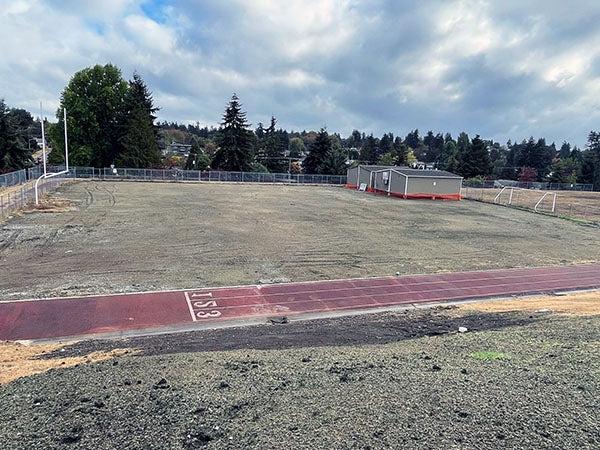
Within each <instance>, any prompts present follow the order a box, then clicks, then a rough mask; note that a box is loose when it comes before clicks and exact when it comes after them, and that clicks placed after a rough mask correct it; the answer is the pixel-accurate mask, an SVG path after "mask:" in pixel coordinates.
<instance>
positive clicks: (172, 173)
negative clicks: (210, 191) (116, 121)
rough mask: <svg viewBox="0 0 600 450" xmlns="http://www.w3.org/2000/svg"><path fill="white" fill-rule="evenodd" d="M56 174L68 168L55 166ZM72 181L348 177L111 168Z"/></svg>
mask: <svg viewBox="0 0 600 450" xmlns="http://www.w3.org/2000/svg"><path fill="white" fill-rule="evenodd" d="M50 170H51V171H52V172H58V171H61V170H64V167H51V168H50ZM69 177H70V178H88V179H96V180H132V181H173V182H192V181H213V182H224V183H286V184H330V185H342V184H346V176H345V175H306V174H290V173H255V172H225V171H217V170H207V171H201V170H179V169H129V168H115V169H112V168H110V167H107V168H103V169H96V168H94V167H71V168H70V173H69Z"/></svg>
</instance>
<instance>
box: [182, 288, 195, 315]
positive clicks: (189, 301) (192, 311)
mask: <svg viewBox="0 0 600 450" xmlns="http://www.w3.org/2000/svg"><path fill="white" fill-rule="evenodd" d="M183 294H184V295H185V301H186V302H187V305H188V308H189V310H190V315H191V316H192V320H193V321H194V322H196V321H197V320H198V319H197V318H196V314H194V307H193V306H192V301H191V300H190V296H189V295H188V293H187V292H184V293H183Z"/></svg>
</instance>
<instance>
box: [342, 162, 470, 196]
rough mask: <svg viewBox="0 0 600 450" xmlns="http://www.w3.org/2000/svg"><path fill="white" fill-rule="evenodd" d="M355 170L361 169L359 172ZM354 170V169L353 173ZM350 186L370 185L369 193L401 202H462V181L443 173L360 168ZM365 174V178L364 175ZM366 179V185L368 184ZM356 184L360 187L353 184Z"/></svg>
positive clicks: (388, 167) (442, 171)
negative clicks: (413, 199)
mask: <svg viewBox="0 0 600 450" xmlns="http://www.w3.org/2000/svg"><path fill="white" fill-rule="evenodd" d="M356 169H359V170H358V171H356ZM350 170H352V169H350ZM350 170H349V171H348V185H349V186H350V187H356V186H357V185H360V183H366V184H367V189H366V190H367V191H369V192H375V193H379V194H385V195H390V196H394V197H401V198H429V199H434V200H435V199H445V200H460V198H461V196H460V189H461V187H462V177H460V176H458V175H455V174H453V173H450V172H446V171H444V170H421V169H411V168H408V167H397V166H387V167H386V166H384V167H382V166H359V167H358V168H355V176H354V178H351V175H350ZM363 171H364V174H365V175H362V173H363ZM365 179H366V180H367V181H365ZM354 180H357V181H358V182H359V183H358V184H356V183H353V181H354Z"/></svg>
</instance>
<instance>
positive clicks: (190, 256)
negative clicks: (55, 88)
mask: <svg viewBox="0 0 600 450" xmlns="http://www.w3.org/2000/svg"><path fill="white" fill-rule="evenodd" d="M54 195H55V196H56V197H57V198H64V199H66V200H68V201H69V202H71V203H72V205H73V206H74V208H75V210H69V209H70V208H65V209H66V210H65V211H63V212H47V213H41V212H33V213H30V214H24V215H22V216H21V217H19V218H15V219H13V220H11V221H9V222H7V223H5V224H3V225H2V226H1V228H0V272H1V273H2V277H1V278H0V299H12V298H29V297H37V296H60V295H77V294H88V293H109V292H132V291H142V290H155V289H177V288H197V287H202V286H222V285H236V284H249V283H251V284H253V283H257V282H261V281H263V282H264V281H275V282H276V281H303V280H318V279H333V278H347V277H362V276H377V275H391V274H394V273H396V272H400V273H401V274H409V273H432V272H440V271H456V270H472V269H492V268H504V267H517V266H541V265H556V264H569V263H584V262H596V261H599V260H600V232H598V229H596V228H592V227H586V226H582V225H578V224H576V223H572V222H569V221H565V220H561V219H558V218H552V217H545V216H541V215H535V214H531V213H529V212H526V211H519V210H513V209H508V208H502V207H498V206H494V205H487V204H483V203H479V202H470V201H462V202H434V201H404V200H397V199H389V198H385V197H380V196H373V195H368V194H365V193H359V192H355V191H351V190H347V189H343V188H340V187H315V186H282V185H274V186H273V185H253V184H248V185H238V184H168V183H140V182H79V183H74V184H70V185H66V186H63V187H61V188H59V189H58V191H57V192H56V193H55V194H54Z"/></svg>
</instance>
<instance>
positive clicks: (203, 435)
mask: <svg viewBox="0 0 600 450" xmlns="http://www.w3.org/2000/svg"><path fill="white" fill-rule="evenodd" d="M408 314H409V316H411V315H412V314H415V315H414V317H412V319H414V321H413V322H412V327H413V328H416V329H419V328H425V329H426V330H429V331H428V333H425V334H423V333H420V334H419V333H416V335H417V336H422V337H415V338H407V335H408V333H402V332H401V331H399V333H398V334H399V335H400V337H401V339H403V340H399V341H396V342H393V341H392V340H391V339H389V340H388V343H385V344H378V345H374V344H369V345H355V346H347V345H338V346H316V347H315V346H306V347H299V348H298V347H295V348H288V349H282V350H255V349H242V350H234V351H206V350H207V349H206V348H203V346H202V336H205V334H204V332H198V333H196V337H195V342H196V343H197V349H198V350H203V351H192V350H193V345H191V344H190V341H191V340H192V339H190V337H189V335H178V338H179V339H181V340H182V343H186V342H187V347H186V350H188V351H187V352H183V353H172V352H171V350H169V349H167V350H166V351H167V353H164V354H160V352H159V351H157V350H156V342H154V343H151V344H150V345H149V346H148V348H149V349H150V351H148V352H147V353H146V354H144V345H143V342H142V341H138V342H137V344H139V345H140V347H141V351H142V354H141V355H139V356H124V357H120V358H117V359H114V360H112V361H105V362H100V363H95V364H90V365H81V366H78V367H72V368H67V369H61V370H52V371H50V372H47V373H45V374H39V375H35V376H32V377H29V378H23V379H20V380H17V381H14V382H12V383H10V384H9V385H6V386H4V387H2V388H0V442H2V443H3V448H10V449H51V448H73V449H75V448H76V449H90V448H94V449H104V448H106V449H109V448H111V449H112V448H119V449H134V448H135V449H142V448H143V449H165V448H169V449H194V448H200V449H201V448H206V449H211V448H212V449H221V448H232V449H234V448H235V449H247V448H257V449H281V448H293V449H296V448H299V449H305V448H306V449H309V448H310V449H321V448H332V449H379V448H411V449H438V448H444V449H498V448H502V449H530V448H536V449H537V448H553V449H597V448H599V447H600V428H599V424H600V421H599V418H600V416H599V404H598V398H600V347H599V341H600V320H599V318H598V316H596V317H566V316H554V315H549V314H523V313H512V314H514V315H513V316H511V315H510V314H508V313H505V314H502V315H500V317H501V319H499V318H498V317H496V318H495V319H492V316H490V315H482V316H481V319H480V320H479V322H477V321H475V319H473V317H471V318H470V319H467V318H465V320H464V322H463V323H465V324H466V323H470V324H472V326H474V327H475V328H472V329H469V330H468V331H467V332H466V333H458V332H456V331H453V332H452V333H442V334H438V333H436V332H435V331H436V330H437V329H439V322H440V321H441V319H443V318H444V317H446V318H447V320H448V321H449V322H451V323H452V326H453V327H454V326H456V325H457V324H458V323H459V321H457V318H459V317H460V315H459V313H457V312H456V311H455V310H436V311H432V312H431V317H429V318H428V317H427V314H425V313H422V312H412V313H408ZM424 314H425V315H424ZM398 316H400V315H397V314H391V315H384V316H382V315H380V316H376V317H378V318H379V319H375V318H373V317H372V318H371V320H372V321H374V320H381V321H384V322H389V323H390V324H393V323H397V324H398V330H403V329H405V328H406V327H407V326H409V325H410V322H407V318H406V317H402V318H401V319H398ZM530 316H531V317H530ZM374 317H375V316H374ZM338 320H340V321H341V323H343V325H342V326H340V327H338V326H337V322H336V320H331V321H315V322H314V323H312V324H311V326H310V327H309V328H308V329H307V332H306V334H305V335H304V336H306V337H307V338H308V339H309V334H312V333H314V332H315V331H316V330H317V329H318V326H319V324H320V325H322V326H323V327H324V328H327V330H328V331H327V333H329V334H332V333H331V331H330V330H331V329H334V330H337V332H338V334H339V335H344V334H347V333H349V330H350V329H351V328H350V327H348V326H347V325H348V322H347V321H358V322H356V324H357V326H356V328H361V322H360V321H364V320H366V319H365V318H364V317H356V318H344V319H338ZM469 320H470V322H468V321H469ZM492 320H495V325H494V326H488V327H487V328H486V327H485V325H484V324H485V323H487V322H489V321H492ZM434 322H435V323H437V324H438V325H435V326H429V325H428V324H429V323H434ZM477 323H479V326H480V327H481V328H480V330H479V331H478V328H477V326H478V325H477ZM291 325H293V324H286V325H272V326H271V328H272V329H273V330H285V329H286V327H288V326H291ZM390 326H391V325H390ZM262 328H263V330H264V329H266V327H262ZM467 328H468V325H467ZM259 329H260V328H259V327H257V328H255V330H259ZM228 333H229V335H227V334H223V335H222V336H221V338H222V339H223V340H226V339H230V340H239V339H242V338H244V335H239V334H238V333H239V330H235V329H232V330H228ZM282 333H284V331H282ZM304 336H302V335H301V334H298V335H297V340H298V341H300V342H301V341H302V339H303V337H304ZM154 339H155V338H154ZM169 339H177V338H174V337H170V338H169ZM149 342H152V341H149ZM173 342H174V341H171V344H170V346H169V348H172V346H173ZM248 343H249V345H250V346H251V344H252V342H251V339H250V338H249V339H248ZM80 350H81V348H80Z"/></svg>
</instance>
